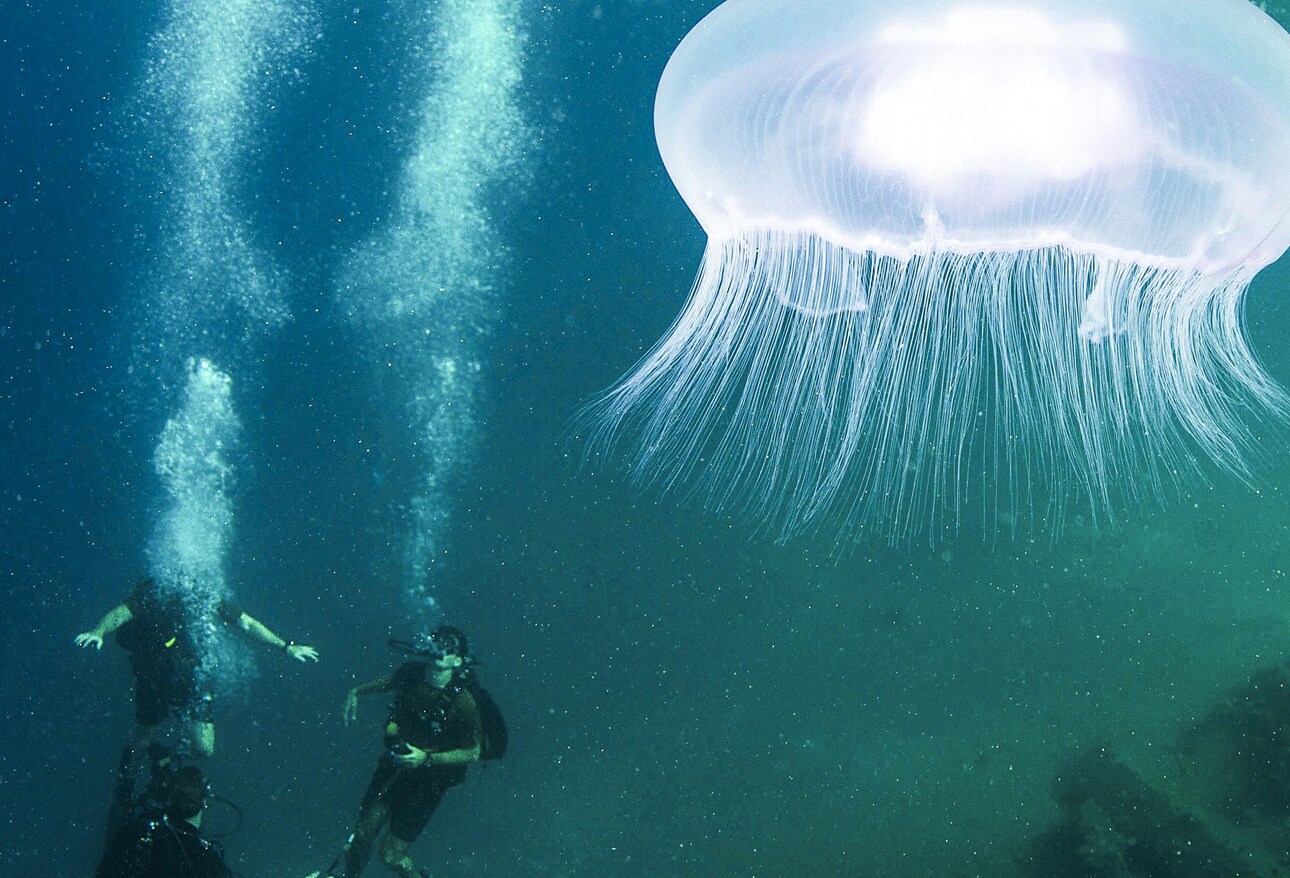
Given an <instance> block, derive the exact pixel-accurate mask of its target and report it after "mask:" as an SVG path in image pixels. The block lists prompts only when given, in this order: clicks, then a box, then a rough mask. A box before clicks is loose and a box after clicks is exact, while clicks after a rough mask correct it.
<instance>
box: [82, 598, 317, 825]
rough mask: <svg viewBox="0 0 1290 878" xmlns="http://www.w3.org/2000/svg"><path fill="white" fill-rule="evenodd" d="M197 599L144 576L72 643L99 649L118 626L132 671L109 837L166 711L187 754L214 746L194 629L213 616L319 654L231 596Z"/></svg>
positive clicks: (257, 636) (276, 643)
mask: <svg viewBox="0 0 1290 878" xmlns="http://www.w3.org/2000/svg"><path fill="white" fill-rule="evenodd" d="M196 603H197V602H195V601H193V600H192V598H191V597H190V596H189V595H188V594H186V593H185V591H184V589H183V588H182V587H181V584H180V583H176V584H175V586H174V587H166V588H163V587H162V586H160V585H159V584H158V582H157V580H156V579H154V578H153V577H151V576H144V577H141V578H140V579H139V581H138V582H136V583H135V585H134V589H133V590H132V591H131V592H130V595H129V596H128V597H127V598H126V599H125V600H124V601H122V602H121V603H120V604H118V605H117V606H115V607H113V608H112V609H111V610H109V611H108V613H107V615H105V616H104V617H103V618H102V619H100V620H99V623H98V624H97V625H96V626H94V628H92V629H90V630H89V631H86V632H84V633H82V634H78V635H77V636H76V645H77V646H80V647H94V648H95V649H96V650H100V649H102V648H103V638H104V637H106V636H107V635H108V634H110V633H112V632H114V631H115V632H116V636H117V643H119V644H120V645H121V647H122V648H123V649H124V650H125V651H126V653H127V654H128V655H129V657H130V668H131V669H132V670H133V671H134V714H135V730H134V734H133V736H132V739H131V741H130V742H129V743H128V744H127V745H126V746H125V748H124V749H123V750H122V751H121V761H120V764H119V766H118V768H117V778H116V784H115V787H114V790H113V798H112V806H111V809H110V810H109V812H108V836H109V837H111V836H112V835H114V834H115V833H116V832H117V831H118V830H119V829H120V827H121V823H122V820H123V818H124V815H125V814H126V813H127V812H128V810H129V808H130V805H131V802H133V800H134V791H135V783H136V778H137V776H138V774H139V770H140V769H141V768H142V763H143V756H144V754H145V752H146V751H147V749H148V748H149V747H150V746H151V745H152V743H153V739H154V738H155V736H156V734H157V731H158V730H159V729H160V727H161V724H162V723H163V722H164V721H165V720H166V718H167V717H168V716H171V715H172V714H173V715H175V716H176V717H177V718H178V720H179V722H180V724H181V726H182V730H183V733H184V735H185V736H186V737H187V740H188V745H189V747H190V748H191V755H195V756H209V755H211V753H213V752H214V750H215V723H214V718H213V716H212V713H211V695H210V693H209V692H207V691H205V686H204V684H203V683H202V681H201V678H200V674H199V666H200V664H201V655H200V653H199V650H198V646H197V642H196V641H195V640H194V638H193V634H192V632H193V631H194V630H200V628H201V626H203V625H208V626H212V627H213V626H214V625H215V624H216V623H217V622H218V623H222V624H223V625H226V626H230V627H233V626H235V627H236V628H237V629H238V630H240V631H241V632H242V633H243V634H245V635H246V636H247V637H248V638H250V639H251V640H253V641H257V642H259V643H264V644H266V645H268V646H272V647H274V648H277V649H280V650H282V651H283V652H285V653H286V654H287V656H289V657H290V658H292V659H294V660H296V661H299V662H306V661H315V662H316V661H317V660H318V653H317V652H316V651H315V650H314V649H313V647H310V646H302V645H299V644H296V643H294V642H291V641H285V640H283V639H282V638H281V637H279V636H278V635H276V634H274V633H273V632H272V631H270V630H269V629H268V628H266V627H265V626H264V625H263V624H261V623H260V622H259V621H258V620H256V619H254V618H252V617H251V616H250V615H248V614H247V613H245V612H243V611H242V609H241V608H240V607H238V606H237V605H235V604H233V603H232V602H231V601H228V600H220V601H219V602H218V603H217V604H216V605H215V606H213V607H210V608H200V607H196V606H194V604H196Z"/></svg>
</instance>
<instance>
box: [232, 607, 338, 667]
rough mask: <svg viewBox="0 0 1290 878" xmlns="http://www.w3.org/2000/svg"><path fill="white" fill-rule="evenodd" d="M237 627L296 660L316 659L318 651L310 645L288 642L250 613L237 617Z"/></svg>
mask: <svg viewBox="0 0 1290 878" xmlns="http://www.w3.org/2000/svg"><path fill="white" fill-rule="evenodd" d="M237 627H239V628H241V629H242V630H243V631H245V632H246V634H247V636H248V637H250V638H251V639H252V640H257V641H259V642H260V643H267V644H268V645H269V646H272V647H274V648H275V649H281V650H283V651H284V652H286V654H287V655H289V656H291V657H292V658H293V659H295V660H296V661H298V662H303V661H315V662H316V661H318V652H317V651H316V650H315V649H314V648H313V647H312V646H304V645H302V644H298V643H289V642H288V641H286V640H283V639H282V638H281V637H279V636H278V635H276V634H274V633H273V632H272V631H270V630H269V629H268V628H267V627H265V625H264V623H263V622H261V621H260V620H259V619H256V618H255V617H254V616H252V615H251V614H250V613H243V614H242V615H241V616H239V617H238V619H237Z"/></svg>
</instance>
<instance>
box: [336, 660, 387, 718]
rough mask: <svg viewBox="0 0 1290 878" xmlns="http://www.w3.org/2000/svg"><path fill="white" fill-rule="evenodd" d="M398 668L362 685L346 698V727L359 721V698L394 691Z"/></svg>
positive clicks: (344, 716) (341, 713) (344, 713)
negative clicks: (374, 693) (395, 675)
mask: <svg viewBox="0 0 1290 878" xmlns="http://www.w3.org/2000/svg"><path fill="white" fill-rule="evenodd" d="M396 672H397V668H396V669H395V670H393V671H390V672H389V673H388V674H385V675H383V676H380V677H377V678H376V679H375V680H368V681H367V682H366V683H360V684H359V685H357V686H355V687H354V688H353V689H350V690H349V693H348V694H346V696H345V706H344V707H342V708H341V712H340V715H341V718H342V719H344V720H345V725H347V726H348V725H351V724H352V723H353V722H354V721H355V720H356V719H358V696H360V695H371V694H372V693H373V692H390V691H391V690H393V689H394V674H395V673H396Z"/></svg>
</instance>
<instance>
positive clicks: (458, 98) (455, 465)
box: [339, 0, 528, 617]
mask: <svg viewBox="0 0 1290 878" xmlns="http://www.w3.org/2000/svg"><path fill="white" fill-rule="evenodd" d="M520 9H521V4H520V3H519V2H518V0H444V2H441V3H439V4H437V5H436V6H435V7H434V10H433V13H432V15H433V17H432V19H431V20H430V21H429V23H428V27H429V29H430V33H431V36H430V38H429V39H428V40H426V41H424V42H421V41H418V51H426V52H428V55H427V57H426V62H427V63H426V64H425V65H422V68H423V69H425V70H427V71H428V80H427V81H426V82H425V83H421V84H419V87H420V88H421V89H423V90H424V94H425V98H424V100H423V101H422V102H421V103H420V105H419V106H418V107H417V113H416V119H417V130H416V133H415V135H414V137H413V140H412V149H411V151H410V153H409V156H408V159H407V163H406V165H405V167H404V170H403V174H402V179H401V183H400V187H399V193H400V196H399V201H398V203H397V206H396V209H395V216H394V217H393V219H392V222H391V223H390V224H389V225H388V227H387V228H386V230H385V231H384V232H382V233H381V234H379V235H378V236H377V237H375V238H374V239H372V240H371V241H369V242H367V243H366V245H364V246H363V247H361V248H359V249H358V250H357V251H356V252H355V253H354V254H353V256H352V257H351V258H350V259H349V260H348V262H347V265H346V270H345V271H344V272H343V273H342V275H341V278H340V282H339V291H340V296H341V298H342V301H343V304H344V308H345V311H346V313H347V314H348V315H349V316H350V318H351V319H352V320H353V322H354V323H355V324H356V325H357V326H358V327H359V328H360V329H361V330H362V331H363V332H364V333H365V335H366V336H367V337H368V339H369V340H370V342H371V344H372V346H373V349H374V351H377V352H380V353H381V354H382V355H384V356H391V355H392V356H394V357H395V360H396V362H395V366H396V368H397V369H398V371H399V374H400V376H401V378H402V383H403V386H404V388H405V390H404V393H405V400H406V404H407V405H408V409H409V415H410V417H411V420H412V426H411V437H410V439H411V444H412V445H413V447H415V448H417V449H418V452H419V455H420V462H419V466H420V467H421V469H422V472H423V476H422V478H421V479H420V482H419V484H418V485H417V487H416V489H415V493H414V494H413V496H412V497H411V498H410V499H409V501H408V502H407V504H406V505H405V506H404V507H403V509H404V512H405V515H406V520H405V522H404V525H403V526H404V528H406V533H407V537H406V541H405V543H404V549H403V553H402V566H403V575H402V579H403V590H404V594H405V596H406V598H407V599H408V602H409V603H410V604H411V606H412V608H413V610H414V612H417V613H419V614H423V615H428V616H431V617H433V616H434V615H435V614H437V612H438V609H437V607H438V602H437V601H436V600H435V598H434V596H433V594H432V591H433V588H432V581H433V580H434V577H435V567H436V565H438V564H439V563H440V562H441V560H442V559H443V557H444V551H445V547H444V545H443V542H444V534H445V532H446V530H447V527H448V526H449V523H450V522H451V519H452V514H451V509H452V496H453V487H454V483H455V480H456V479H458V478H459V477H460V476H461V474H462V472H463V470H464V468H465V467H466V466H468V465H469V463H470V460H471V458H472V450H473V449H474V448H475V446H476V444H477V443H476V437H477V434H478V430H479V425H478V396H479V393H480V379H481V373H482V371H483V369H482V366H481V365H480V359H479V351H478V345H479V342H480V339H481V338H482V337H484V336H486V335H487V334H488V332H489V331H490V330H491V328H492V326H493V325H494V323H495V321H496V319H497V303H496V289H497V286H498V284H499V283H500V277H499V271H500V266H502V265H503V264H504V262H505V256H506V253H505V247H504V246H503V244H502V240H501V236H500V234H499V232H498V230H497V220H496V217H495V215H494V213H493V211H492V210H491V209H490V203H491V201H490V199H491V197H492V196H493V195H494V194H496V193H497V192H498V191H500V190H501V189H502V188H503V187H510V188H518V187H519V186H522V185H523V184H524V182H525V181H526V179H527V169H526V166H525V163H524V159H525V153H526V144H527V141H528V129H527V126H526V124H525V121H524V117H523V113H522V112H521V109H520V100H519V89H520V85H521V75H522V66H523V53H524V31H523V28H522V26H521V20H520ZM422 45H424V46H425V48H424V49H421V48H420V46H422Z"/></svg>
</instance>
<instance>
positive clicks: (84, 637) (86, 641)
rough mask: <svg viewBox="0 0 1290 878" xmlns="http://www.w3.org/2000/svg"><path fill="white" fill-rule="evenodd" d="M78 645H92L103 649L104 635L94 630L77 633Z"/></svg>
mask: <svg viewBox="0 0 1290 878" xmlns="http://www.w3.org/2000/svg"><path fill="white" fill-rule="evenodd" d="M76 645H77V646H80V647H86V646H92V647H94V648H95V649H102V648H103V635H102V634H98V633H96V632H94V631H86V632H85V633H84V634H77V635H76Z"/></svg>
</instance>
